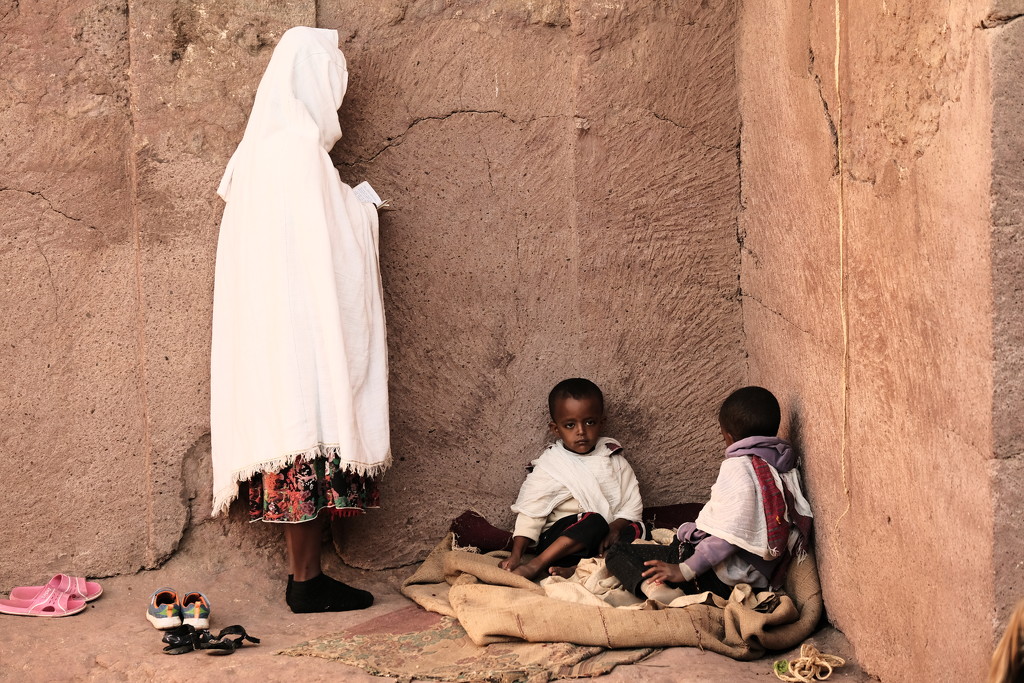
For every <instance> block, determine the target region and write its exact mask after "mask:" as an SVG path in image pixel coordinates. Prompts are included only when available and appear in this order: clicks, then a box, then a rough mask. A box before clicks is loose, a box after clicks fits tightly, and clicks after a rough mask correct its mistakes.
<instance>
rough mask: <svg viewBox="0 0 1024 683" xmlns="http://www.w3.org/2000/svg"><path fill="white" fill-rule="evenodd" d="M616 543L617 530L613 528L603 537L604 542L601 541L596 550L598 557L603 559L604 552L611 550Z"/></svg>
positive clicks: (617, 539)
mask: <svg viewBox="0 0 1024 683" xmlns="http://www.w3.org/2000/svg"><path fill="white" fill-rule="evenodd" d="M618 542H619V530H618V529H616V528H614V527H613V528H612V530H611V531H609V532H608V535H607V536H605V537H604V540H603V541H601V546H600V548H599V549H598V555H599V556H600V557H604V551H606V550H608V548H611V547H612V546H613V545H615V544H616V543H618Z"/></svg>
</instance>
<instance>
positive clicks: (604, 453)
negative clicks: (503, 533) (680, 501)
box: [501, 377, 645, 579]
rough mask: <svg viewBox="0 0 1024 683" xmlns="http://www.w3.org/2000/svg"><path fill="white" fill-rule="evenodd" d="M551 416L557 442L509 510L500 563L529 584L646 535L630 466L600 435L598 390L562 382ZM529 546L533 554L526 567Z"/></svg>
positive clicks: (577, 380) (585, 384)
mask: <svg viewBox="0 0 1024 683" xmlns="http://www.w3.org/2000/svg"><path fill="white" fill-rule="evenodd" d="M548 411H549V412H550V414H551V423H550V425H549V427H550V429H551V432H552V433H553V434H554V435H555V436H557V437H559V438H558V440H557V441H556V442H555V443H553V444H550V445H549V446H548V447H547V448H545V449H544V451H543V452H542V453H541V454H540V457H539V458H537V459H536V460H534V461H533V471H532V472H530V474H529V475H527V477H526V481H524V482H523V486H522V488H521V489H520V490H519V498H518V499H516V502H515V505H513V506H512V511H513V512H517V513H519V516H518V518H517V519H516V526H515V531H513V539H512V554H511V556H510V557H509V558H508V559H507V560H504V561H502V562H501V567H502V568H504V569H508V570H509V571H511V572H514V573H516V574H519V575H520V576H525V577H526V578H528V579H534V578H536V577H537V576H539V575H541V574H556V575H559V576H563V577H568V576H571V575H572V573H573V572H574V571H575V567H576V565H577V564H579V561H580V560H582V559H584V558H587V557H594V556H595V555H598V554H600V553H603V552H604V550H605V549H606V548H608V547H609V546H611V545H612V544H614V543H616V542H619V541H622V542H625V543H631V542H632V541H633V540H634V539H636V538H640V537H642V536H643V535H644V533H645V528H644V526H643V524H642V523H641V522H640V517H641V514H642V513H643V503H642V502H641V500H640V488H639V486H638V485H637V481H636V476H635V475H634V474H633V468H632V467H630V466H629V463H628V462H626V459H625V458H624V457H622V455H621V453H622V446H620V445H619V444H618V442H617V441H615V440H614V439H609V438H608V437H602V436H601V428H602V426H603V425H604V396H603V394H602V393H601V390H600V389H599V388H598V387H597V385H596V384H594V383H593V382H591V381H590V380H586V379H581V378H578V377H577V378H573V379H567V380H564V381H562V382H559V383H558V384H557V385H556V386H555V388H554V389H552V390H551V393H550V394H549V395H548ZM531 546H533V547H531ZM527 549H530V551H531V552H533V553H535V555H536V556H535V557H534V558H533V559H532V560H530V561H529V562H523V554H524V553H525V552H526V551H527Z"/></svg>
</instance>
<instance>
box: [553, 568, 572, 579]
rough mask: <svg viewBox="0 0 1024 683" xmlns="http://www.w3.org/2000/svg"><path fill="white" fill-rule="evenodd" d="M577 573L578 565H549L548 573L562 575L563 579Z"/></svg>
mask: <svg viewBox="0 0 1024 683" xmlns="http://www.w3.org/2000/svg"><path fill="white" fill-rule="evenodd" d="M575 573H576V567H549V568H548V574H551V576H561V577H562V578H563V579H568V578H571V577H572V575H573V574H575Z"/></svg>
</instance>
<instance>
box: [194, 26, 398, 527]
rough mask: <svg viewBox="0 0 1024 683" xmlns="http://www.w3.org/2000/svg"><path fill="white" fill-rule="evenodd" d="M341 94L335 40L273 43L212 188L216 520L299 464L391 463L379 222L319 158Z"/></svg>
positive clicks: (321, 37)
mask: <svg viewBox="0 0 1024 683" xmlns="http://www.w3.org/2000/svg"><path fill="white" fill-rule="evenodd" d="M347 83H348V72H347V70H346V67H345V57H344V56H343V55H342V53H341V51H340V50H339V49H338V34H337V32H336V31H329V30H324V29H313V28H306V27H296V28H292V29H290V30H288V31H287V32H285V34H284V35H283V36H282V37H281V41H280V43H279V44H278V46H277V47H276V48H275V49H274V53H273V56H272V57H271V58H270V63H269V64H268V65H267V70H266V72H265V73H264V75H263V79H262V80H261V81H260V85H259V89H258V90H257V92H256V100H255V102H254V104H253V108H252V114H251V115H250V117H249V123H248V125H247V126H246V129H245V134H244V136H243V137H242V141H241V143H240V144H239V145H238V148H237V149H236V150H235V153H234V155H233V156H232V157H231V160H230V162H228V166H227V170H226V172H225V173H224V179H223V180H222V181H221V184H220V187H219V188H218V190H217V193H218V194H219V195H220V196H221V197H222V198H223V199H224V201H225V202H226V204H225V208H224V216H223V219H222V220H221V227H220V237H219V241H218V244H217V266H216V276H215V285H214V297H213V344H212V351H211V363H210V428H211V439H212V451H213V513H214V514H215V515H216V514H218V513H220V512H224V511H226V510H227V508H228V506H229V505H230V504H231V501H232V500H234V499H235V498H236V497H237V495H238V486H237V482H239V481H244V480H247V479H249V478H250V477H251V476H253V475H254V474H256V473H257V472H264V471H276V470H279V469H281V468H282V467H285V466H286V465H289V464H291V463H292V462H293V461H294V460H295V457H296V456H298V455H301V456H303V457H307V458H309V457H318V456H326V457H333V456H338V457H340V458H341V462H342V466H343V468H344V469H346V470H349V471H352V472H355V473H357V474H361V475H370V476H373V475H377V474H380V473H381V472H383V471H384V470H385V469H386V468H387V467H388V465H389V464H390V461H391V451H390V440H389V427H388V395H387V347H386V340H385V327H384V307H383V297H382V292H381V282H380V272H379V267H378V260H377V254H378V252H377V249H378V246H377V213H376V209H375V208H374V207H373V206H372V205H370V204H363V203H362V202H360V201H359V200H358V199H356V197H355V195H354V194H353V192H352V188H350V187H349V186H348V185H345V184H344V183H342V182H341V180H340V179H339V177H338V172H337V170H336V169H335V168H334V166H333V164H332V163H331V159H330V157H329V156H328V151H329V150H330V149H331V147H333V146H334V143H336V142H337V141H338V140H339V139H340V138H341V127H340V125H339V123H338V113H337V112H338V107H339V106H341V100H342V97H343V96H344V94H345V88H346V85H347Z"/></svg>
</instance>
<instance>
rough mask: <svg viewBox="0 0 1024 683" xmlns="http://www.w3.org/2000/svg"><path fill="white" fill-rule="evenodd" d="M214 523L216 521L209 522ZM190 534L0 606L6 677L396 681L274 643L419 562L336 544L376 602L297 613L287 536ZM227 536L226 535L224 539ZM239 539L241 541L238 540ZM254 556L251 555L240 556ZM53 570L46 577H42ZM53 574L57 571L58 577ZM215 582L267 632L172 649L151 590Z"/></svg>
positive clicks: (386, 607)
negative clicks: (260, 542) (67, 586)
mask: <svg viewBox="0 0 1024 683" xmlns="http://www.w3.org/2000/svg"><path fill="white" fill-rule="evenodd" d="M209 531H211V532H213V531H215V529H209ZM205 535H206V538H205V539H196V538H192V539H189V542H187V543H186V544H185V546H184V547H183V549H182V550H181V551H179V552H178V553H177V554H176V555H175V556H174V557H173V558H172V559H171V560H170V561H168V562H167V563H166V564H165V565H164V566H163V567H161V568H160V569H159V570H154V571H143V572H139V573H137V574H134V575H130V576H119V577H114V578H110V579H104V580H102V581H101V584H102V586H103V589H104V593H103V595H102V596H101V597H100V598H99V599H98V600H96V601H94V602H92V603H90V606H89V608H88V609H87V610H86V611H85V612H83V613H81V614H78V615H75V616H71V617H64V618H58V619H44V618H29V617H15V616H7V615H0V680H4V681H161V682H168V683H170V682H176V681H182V682H185V681H188V682H195V681H221V680H230V679H239V680H242V679H252V680H266V681H286V680H305V681H320V680H325V681H326V680H330V681H346V682H347V681H352V682H353V683H365V682H369V681H393V680H396V679H394V678H382V677H377V676H371V675H369V674H367V673H365V672H364V671H362V670H361V669H357V668H353V667H350V666H346V665H344V664H339V663H337V662H332V661H328V660H323V659H318V658H314V657H286V656H280V655H275V654H274V653H275V652H276V651H277V650H279V649H281V648H283V647H287V646H290V645H294V644H296V643H299V642H302V641H304V640H307V639H309V638H313V637H316V636H321V635H324V634H327V633H332V632H336V631H341V630H344V629H346V628H348V627H351V626H354V625H356V624H359V623H362V622H364V621H367V620H369V619H373V618H375V617H379V616H381V615H384V614H387V613H389V612H393V611H395V610H398V609H401V608H403V607H406V606H408V605H410V604H411V603H410V601H409V600H407V599H406V598H405V597H403V596H402V595H401V594H400V593H399V586H400V584H401V581H402V579H404V578H405V577H406V576H408V575H409V574H411V573H412V572H413V571H414V569H415V568H414V567H408V568H403V569H397V570H389V571H384V572H367V571H362V570H358V569H353V568H350V567H344V566H341V565H340V564H339V563H338V561H337V559H336V558H335V557H334V556H333V554H331V553H329V552H326V553H325V556H329V557H327V570H328V573H330V574H332V575H334V576H336V577H338V578H340V579H342V580H344V581H346V582H348V583H351V584H353V585H356V586H359V587H361V588H366V589H368V590H371V591H372V592H373V593H374V595H375V596H376V602H375V604H374V605H373V606H372V607H370V608H369V609H367V610H363V611H360V612H343V613H335V614H301V615H300V614H292V613H291V612H290V611H289V610H288V608H287V606H286V605H285V604H284V577H283V576H281V575H279V574H278V572H280V571H281V568H283V558H282V557H281V555H280V551H279V549H278V548H277V547H276V545H274V544H272V543H270V544H267V543H265V542H264V546H263V547H262V548H261V549H254V548H251V547H250V548H247V549H243V550H244V552H242V553H239V552H238V550H239V549H238V548H234V552H232V553H229V554H227V556H225V557H223V558H222V559H219V558H218V557H217V556H215V555H214V554H211V553H209V552H203V551H202V550H201V548H203V547H210V544H211V543H217V542H218V541H217V539H216V538H213V536H215V535H216V534H212V533H207V534H205ZM225 538H226V537H222V538H221V542H223V541H224V539H225ZM228 544H229V545H234V544H233V543H230V540H229V542H228ZM240 557H245V558H246V559H245V561H240V560H239V558H240ZM40 578H41V580H45V579H44V578H43V577H40ZM47 578H48V577H47ZM164 586H168V587H172V588H174V589H176V590H178V591H180V592H182V593H183V592H186V591H190V590H199V591H202V592H204V593H205V594H206V595H207V596H208V598H209V600H210V602H211V605H212V615H211V622H212V623H211V629H212V630H217V629H220V628H223V627H224V626H228V625H231V624H241V625H243V626H244V627H245V628H246V630H247V631H248V632H249V633H250V634H252V635H255V636H257V637H259V638H260V639H261V641H262V642H261V644H260V645H259V646H258V647H246V648H244V649H242V650H239V651H237V652H235V653H234V654H233V655H230V656H227V657H214V656H210V655H208V654H206V653H205V652H194V653H189V654H185V655H181V656H176V657H171V656H167V655H165V654H163V653H162V652H161V648H162V647H163V644H162V643H161V642H160V638H161V633H160V632H158V631H156V630H155V629H154V628H153V627H152V626H151V625H150V624H149V622H148V621H146V619H145V609H146V605H147V602H148V599H149V596H150V594H151V593H152V592H153V591H154V590H155V589H157V588H160V587H164ZM811 642H813V643H814V644H815V645H816V646H817V647H818V648H819V649H821V650H822V651H825V652H829V653H832V654H838V655H840V656H842V657H845V658H846V659H847V660H848V662H849V663H848V664H847V666H846V667H844V668H842V669H840V670H838V671H837V672H836V673H835V674H834V675H833V676H832V678H831V679H830V680H832V681H840V682H843V683H850V682H857V683H860V682H863V681H874V680H877V679H875V678H873V677H871V676H868V675H867V674H865V673H864V672H863V671H861V670H860V668H859V667H858V666H857V665H856V661H855V657H854V656H853V651H852V648H851V646H850V644H849V643H848V642H847V641H846V639H845V638H844V637H843V635H842V634H841V633H840V632H838V631H836V630H835V629H831V628H826V629H823V630H822V631H820V632H818V633H817V634H815V636H814V637H813V638H812V639H811ZM789 656H794V653H793V652H791V653H781V654H776V655H775V656H772V657H769V658H765V659H762V660H758V661H754V662H736V661H733V660H731V659H728V658H726V657H723V656H720V655H716V654H713V653H710V652H702V651H700V650H698V649H694V648H669V649H667V650H663V651H661V652H659V653H657V654H655V655H653V656H651V657H649V658H647V659H646V660H644V661H642V662H638V663H636V664H633V665H629V666H621V667H618V668H617V669H615V670H614V671H612V672H611V673H610V674H607V675H605V676H602V677H600V681H602V683H626V682H632V681H650V682H653V683H659V682H665V683H668V682H673V683H674V682H679V681H716V682H717V681H774V680H776V679H775V677H774V676H773V675H772V673H771V665H772V661H773V660H774V659H778V658H779V657H789Z"/></svg>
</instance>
